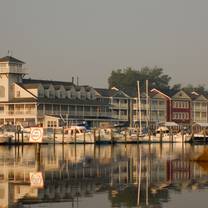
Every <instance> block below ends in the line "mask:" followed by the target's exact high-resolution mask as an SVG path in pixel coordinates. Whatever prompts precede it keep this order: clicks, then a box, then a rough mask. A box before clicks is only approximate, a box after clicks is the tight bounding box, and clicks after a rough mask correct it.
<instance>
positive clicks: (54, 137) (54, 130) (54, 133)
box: [53, 128, 56, 145]
mask: <svg viewBox="0 0 208 208" xmlns="http://www.w3.org/2000/svg"><path fill="white" fill-rule="evenodd" d="M55 139H56V129H55V128H54V129H53V144H54V145H55Z"/></svg>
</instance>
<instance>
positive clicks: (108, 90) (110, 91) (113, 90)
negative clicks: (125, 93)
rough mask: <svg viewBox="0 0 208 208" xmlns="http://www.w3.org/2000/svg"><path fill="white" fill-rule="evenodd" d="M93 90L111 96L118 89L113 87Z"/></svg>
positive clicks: (104, 95)
mask: <svg viewBox="0 0 208 208" xmlns="http://www.w3.org/2000/svg"><path fill="white" fill-rule="evenodd" d="M95 90H96V91H97V92H98V93H99V94H100V95H101V96H103V97H112V96H114V95H115V94H116V93H118V90H115V89H106V88H95Z"/></svg>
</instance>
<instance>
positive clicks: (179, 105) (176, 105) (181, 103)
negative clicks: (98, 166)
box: [173, 101, 189, 108]
mask: <svg viewBox="0 0 208 208" xmlns="http://www.w3.org/2000/svg"><path fill="white" fill-rule="evenodd" d="M173 107H174V108H189V102H188V101H173Z"/></svg>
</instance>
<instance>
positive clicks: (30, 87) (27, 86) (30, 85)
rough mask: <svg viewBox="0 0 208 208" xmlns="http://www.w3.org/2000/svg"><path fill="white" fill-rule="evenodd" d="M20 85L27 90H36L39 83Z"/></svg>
mask: <svg viewBox="0 0 208 208" xmlns="http://www.w3.org/2000/svg"><path fill="white" fill-rule="evenodd" d="M18 85H20V86H22V87H24V88H26V89H34V88H37V87H38V85H39V83H27V84H21V83H18Z"/></svg>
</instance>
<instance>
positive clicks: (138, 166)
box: [0, 144, 208, 208]
mask: <svg viewBox="0 0 208 208" xmlns="http://www.w3.org/2000/svg"><path fill="white" fill-rule="evenodd" d="M37 149H38V148H37V147H36V146H33V145H30V146H24V147H21V146H20V147H19V148H18V147H5V146H0V207H50V208H53V207H54V208H55V207H60V208H64V207H77V208H78V207H80V208H88V207H89V208H91V207H99V208H107V207H157V208H159V207H167V208H175V207H189V208H192V207H207V206H208V205H207V203H208V162H193V160H192V159H193V158H195V157H197V156H200V155H201V154H203V153H204V152H205V151H206V147H205V146H191V145H188V144H186V145H182V144H173V145H172V144H163V145H160V144H154V145H126V146H125V145H115V146H110V145H104V146H95V145H85V146H84V145H76V146H75V145H64V146H62V145H56V146H55V147H54V146H53V145H50V146H47V145H44V146H41V148H40V154H38V151H37ZM37 172H40V173H42V176H43V181H44V187H43V188H40V187H39V188H36V187H34V184H31V181H30V173H37ZM35 182H37V183H39V184H36V185H38V186H41V179H40V180H39V181H35Z"/></svg>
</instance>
